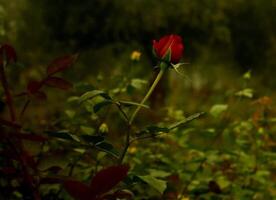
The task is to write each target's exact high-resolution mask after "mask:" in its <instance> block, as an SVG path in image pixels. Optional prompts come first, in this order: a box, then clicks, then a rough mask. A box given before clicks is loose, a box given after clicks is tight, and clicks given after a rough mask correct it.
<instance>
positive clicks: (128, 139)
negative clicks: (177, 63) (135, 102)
mask: <svg viewBox="0 0 276 200" xmlns="http://www.w3.org/2000/svg"><path fill="white" fill-rule="evenodd" d="M166 69H167V64H166V63H161V64H160V71H159V73H158V75H157V76H156V78H155V80H154V82H153V83H152V85H151V87H150V89H149V90H148V92H147V94H146V96H145V97H144V98H143V100H142V101H141V103H140V105H139V106H138V107H137V108H136V110H135V111H134V112H133V114H132V115H131V117H130V119H129V120H128V117H127V116H125V113H124V112H123V111H122V110H121V108H120V107H118V108H119V110H120V111H121V112H122V114H123V115H124V117H125V118H126V120H127V123H128V124H127V132H126V139H125V146H124V149H123V152H122V154H121V155H120V158H119V160H118V162H119V164H121V163H123V160H124V157H125V155H126V153H127V150H128V147H129V146H130V144H131V138H130V132H131V125H132V123H133V121H134V119H135V117H136V115H137V113H138V112H139V110H140V109H141V107H142V105H143V104H144V103H145V102H146V101H147V100H148V98H149V97H150V95H151V94H152V92H153V91H154V89H155V88H156V86H157V84H158V82H159V81H160V80H161V78H162V76H163V74H164V72H165V70H166Z"/></svg>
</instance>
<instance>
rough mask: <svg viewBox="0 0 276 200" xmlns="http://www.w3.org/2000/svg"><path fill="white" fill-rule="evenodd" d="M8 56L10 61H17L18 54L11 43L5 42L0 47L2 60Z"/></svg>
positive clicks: (7, 58) (7, 59)
mask: <svg viewBox="0 0 276 200" xmlns="http://www.w3.org/2000/svg"><path fill="white" fill-rule="evenodd" d="M3 57H4V58H6V61H7V62H8V63H12V62H16V59H17V56H16V52H15V50H14V48H13V47H12V46H10V45H9V44H3V45H2V46H1V47H0V60H2V59H3Z"/></svg>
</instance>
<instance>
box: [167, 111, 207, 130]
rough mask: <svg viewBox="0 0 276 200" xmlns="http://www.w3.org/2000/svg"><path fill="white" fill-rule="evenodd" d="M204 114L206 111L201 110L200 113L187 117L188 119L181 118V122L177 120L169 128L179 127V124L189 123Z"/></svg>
mask: <svg viewBox="0 0 276 200" xmlns="http://www.w3.org/2000/svg"><path fill="white" fill-rule="evenodd" d="M204 114H205V113H204V112H200V113H196V114H193V115H191V116H189V117H187V118H186V119H184V120H181V121H180V122H177V123H175V124H173V125H171V126H170V127H169V130H172V129H175V128H177V127H179V126H182V125H185V124H187V123H189V122H191V121H193V120H195V119H197V118H199V117H201V116H202V115H204Z"/></svg>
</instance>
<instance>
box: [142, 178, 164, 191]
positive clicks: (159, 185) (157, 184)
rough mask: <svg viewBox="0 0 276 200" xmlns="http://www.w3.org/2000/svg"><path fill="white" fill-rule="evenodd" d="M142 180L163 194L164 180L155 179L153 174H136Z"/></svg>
mask: <svg viewBox="0 0 276 200" xmlns="http://www.w3.org/2000/svg"><path fill="white" fill-rule="evenodd" d="M138 177H139V178H140V179H141V180H142V181H144V182H146V183H147V184H148V185H150V186H151V187H153V188H154V189H156V190H157V191H158V192H160V193H161V194H163V192H164V191H165V189H166V188H167V183H166V181H164V180H160V179H157V178H155V177H153V176H150V175H147V176H138Z"/></svg>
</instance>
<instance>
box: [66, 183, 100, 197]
mask: <svg viewBox="0 0 276 200" xmlns="http://www.w3.org/2000/svg"><path fill="white" fill-rule="evenodd" d="M64 188H65V189H66V191H67V192H68V193H69V194H70V195H71V196H72V197H74V198H75V199H77V200H96V197H95V195H93V194H92V192H91V189H90V187H89V186H88V185H85V184H84V183H81V182H79V181H75V180H67V181H65V182H64Z"/></svg>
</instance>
